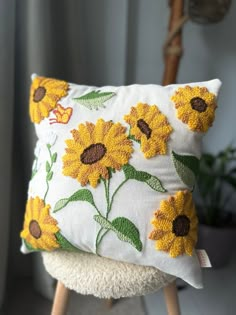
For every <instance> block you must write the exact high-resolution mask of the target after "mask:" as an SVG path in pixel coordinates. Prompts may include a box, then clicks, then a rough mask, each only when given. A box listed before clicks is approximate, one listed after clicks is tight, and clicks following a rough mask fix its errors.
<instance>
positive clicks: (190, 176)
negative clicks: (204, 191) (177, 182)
mask: <svg viewBox="0 0 236 315" xmlns="http://www.w3.org/2000/svg"><path fill="white" fill-rule="evenodd" d="M171 155H172V160H173V163H174V166H175V169H176V172H177V174H178V175H179V177H180V179H181V180H182V181H183V183H184V184H185V185H187V186H189V187H191V188H193V187H194V184H195V181H196V176H197V174H198V169H199V162H200V160H199V159H198V158H196V156H194V155H180V154H177V153H176V152H174V151H172V153H171Z"/></svg>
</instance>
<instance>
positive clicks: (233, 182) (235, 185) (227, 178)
mask: <svg viewBox="0 0 236 315" xmlns="http://www.w3.org/2000/svg"><path fill="white" fill-rule="evenodd" d="M222 178H223V179H224V180H225V181H226V182H227V183H228V184H230V185H231V186H232V187H233V188H235V189H236V178H235V177H233V176H230V175H225V176H222Z"/></svg>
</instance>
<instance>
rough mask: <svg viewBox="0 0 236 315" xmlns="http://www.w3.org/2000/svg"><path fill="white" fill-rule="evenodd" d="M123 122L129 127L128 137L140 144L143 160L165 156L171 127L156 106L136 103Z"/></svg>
mask: <svg viewBox="0 0 236 315" xmlns="http://www.w3.org/2000/svg"><path fill="white" fill-rule="evenodd" d="M124 120H125V121H126V122H127V123H128V124H129V125H130V126H131V129H130V135H131V136H133V137H134V138H135V139H136V140H138V141H139V142H140V143H141V151H142V152H143V153H144V156H145V158H147V159H149V158H151V157H153V156H155V155H157V154H166V151H167V145H166V142H167V140H168V139H169V137H170V133H171V132H172V127H171V126H170V125H169V123H168V121H167V118H166V117H165V115H163V114H162V113H161V112H160V110H159V109H158V107H157V106H156V105H152V106H150V105H148V104H143V103H138V104H137V106H136V107H132V108H131V111H130V113H129V115H125V116H124Z"/></svg>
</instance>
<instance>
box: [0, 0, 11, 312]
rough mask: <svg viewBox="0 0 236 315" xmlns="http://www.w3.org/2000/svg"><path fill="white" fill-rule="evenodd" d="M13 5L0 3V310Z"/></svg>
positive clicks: (4, 261)
mask: <svg viewBox="0 0 236 315" xmlns="http://www.w3.org/2000/svg"><path fill="white" fill-rule="evenodd" d="M14 46H15V1H14V0H9V1H4V0H0V47H1V49H0V143H1V145H0V240H1V245H0V308H1V306H2V303H3V297H4V288H5V281H6V269H7V257H8V231H9V222H10V189H11V182H10V178H11V162H12V127H13V104H14V74H15V69H14Z"/></svg>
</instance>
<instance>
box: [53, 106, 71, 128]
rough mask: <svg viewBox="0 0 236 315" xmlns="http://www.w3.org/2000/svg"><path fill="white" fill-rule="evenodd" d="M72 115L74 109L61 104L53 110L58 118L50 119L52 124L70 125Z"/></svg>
mask: <svg viewBox="0 0 236 315" xmlns="http://www.w3.org/2000/svg"><path fill="white" fill-rule="evenodd" d="M72 113H73V108H72V107H63V106H61V105H60V104H57V107H56V109H54V110H53V114H54V115H55V116H56V117H55V118H50V119H49V121H50V124H68V122H69V120H70V118H71V115H72Z"/></svg>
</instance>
